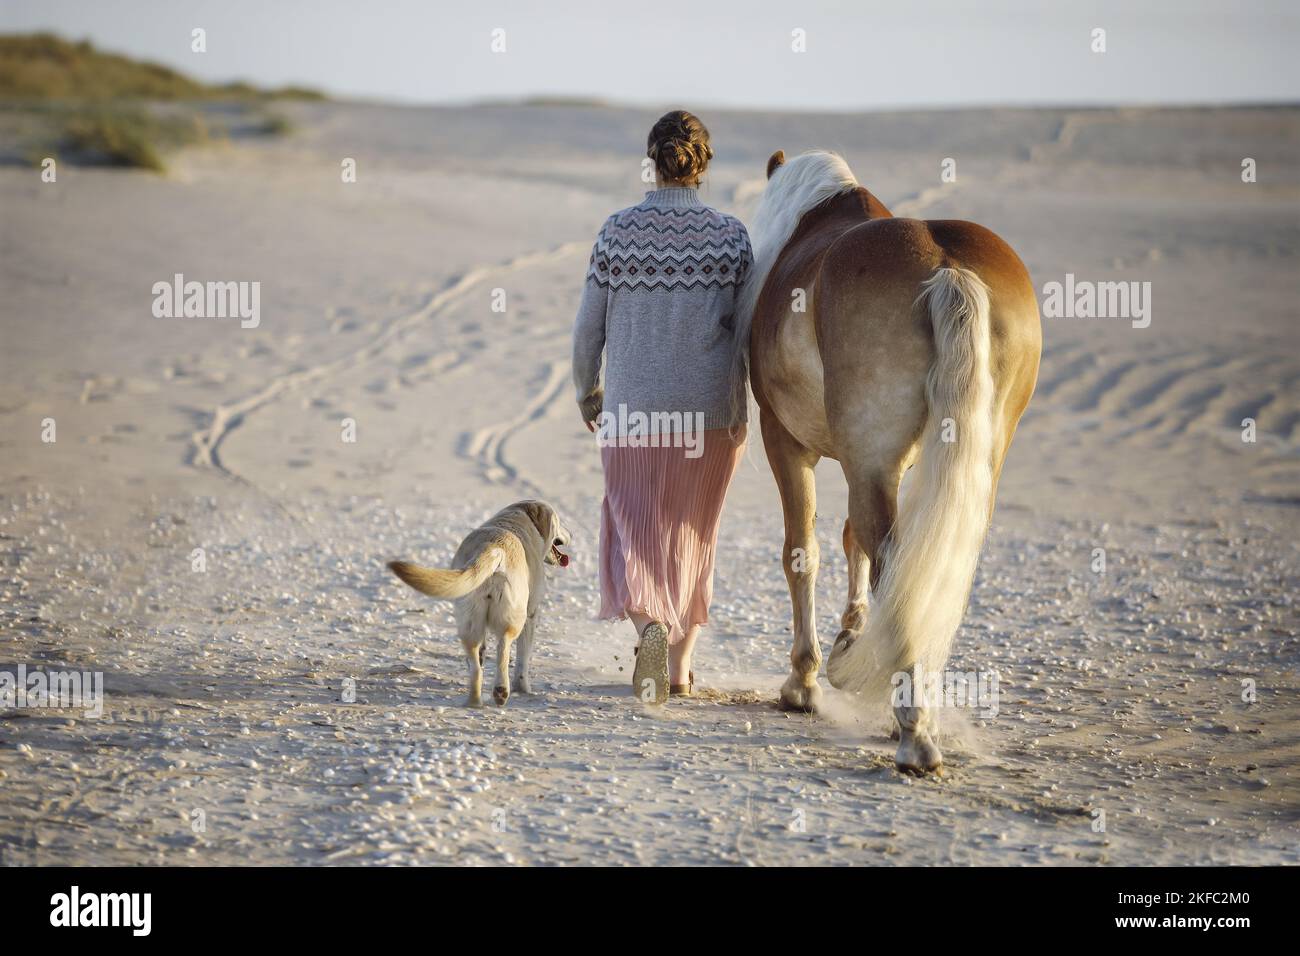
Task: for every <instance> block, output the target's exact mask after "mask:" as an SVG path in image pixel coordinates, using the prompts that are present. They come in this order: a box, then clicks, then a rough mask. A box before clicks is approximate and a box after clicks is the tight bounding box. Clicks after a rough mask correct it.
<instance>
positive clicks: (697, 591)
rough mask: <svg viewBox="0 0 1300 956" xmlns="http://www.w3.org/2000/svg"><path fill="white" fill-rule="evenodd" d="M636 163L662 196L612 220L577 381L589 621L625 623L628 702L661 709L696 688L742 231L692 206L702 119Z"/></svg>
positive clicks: (735, 422) (591, 280)
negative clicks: (593, 584)
mask: <svg viewBox="0 0 1300 956" xmlns="http://www.w3.org/2000/svg"><path fill="white" fill-rule="evenodd" d="M646 155H647V156H649V157H650V159H651V160H652V161H653V162H654V166H655V185H656V186H657V187H658V188H656V189H655V190H654V191H653V192H649V193H646V197H645V199H644V200H643V201H641V202H640V203H638V204H637V205H635V206H631V207H629V208H627V209H624V210H622V211H620V212H616V213H614V215H612V216H610V217H609V219H607V220H606V221H605V224H604V226H602V227H601V230H600V234H599V235H598V236H597V238H596V245H595V248H594V249H593V250H592V253H591V261H590V262H589V263H588V267H587V280H586V285H585V287H584V289H583V294H582V305H581V306H580V308H579V310H578V319H577V323H576V325H575V328H574V336H573V379H574V384H575V385H576V387H577V391H578V406H579V408H580V409H581V411H582V418H583V421H585V422H586V423H587V428H588V429H589V430H591V431H598V433H599V438H600V446H601V451H600V455H601V463H602V464H603V466H604V469H605V500H604V504H603V506H602V509H601V528H600V591H601V610H600V617H601V618H602V619H606V620H621V619H623V618H624V617H627V618H631V620H632V623H633V624H634V625H635V627H636V631H637V636H638V645H637V650H636V667H635V669H634V673H633V678H632V686H633V690H634V692H635V693H636V694H638V695H639V696H640V697H641V699H642V700H644V701H647V702H649V701H654V702H656V703H663V702H664V701H665V700H666V699H667V697H668V696H669V695H670V694H690V693H692V691H693V689H694V683H695V676H694V674H693V673H692V672H691V654H692V652H693V650H694V648H695V640H696V638H697V637H698V636H699V631H700V628H701V626H703V625H704V624H705V623H707V622H708V619H709V602H710V600H711V599H712V596H713V556H714V548H715V546H716V544H717V539H718V522H719V519H720V517H721V514H722V504H723V500H724V499H725V497H726V494H727V487H728V486H729V485H730V484H731V479H732V476H733V475H734V473H735V470H736V465H737V464H738V462H739V461H740V456H741V453H742V451H743V449H744V441H745V402H744V382H743V381H737V380H736V379H735V378H734V377H733V375H732V329H733V327H734V312H735V308H736V302H737V300H738V299H739V293H740V289H741V285H742V283H743V282H744V280H745V276H746V274H747V273H748V271H749V268H750V266H751V264H752V252H751V250H750V245H749V236H748V234H747V233H746V232H745V227H744V226H743V225H742V224H741V223H740V221H739V220H738V219H735V218H734V217H732V216H728V215H725V214H724V213H720V212H718V211H717V210H715V209H711V208H710V207H708V206H706V205H704V204H703V203H702V202H701V201H700V198H699V195H698V193H697V187H698V186H699V184H700V180H701V178H702V177H703V176H704V172H705V170H706V169H707V168H708V165H709V160H710V159H712V158H713V149H712V148H711V147H710V146H709V131H708V130H707V129H705V128H704V124H703V123H701V122H700V121H699V119H697V118H696V117H695V116H692V115H691V114H690V113H687V112H685V111H683V110H675V111H673V112H671V113H666V114H665V115H664V116H663V117H662V118H661V119H660V120H659V122H657V123H655V125H654V128H653V129H651V130H650V136H649V138H648V140H647V143H646ZM602 355H603V358H604V362H603V366H604V375H603V379H604V381H603V384H602V374H601V372H602Z"/></svg>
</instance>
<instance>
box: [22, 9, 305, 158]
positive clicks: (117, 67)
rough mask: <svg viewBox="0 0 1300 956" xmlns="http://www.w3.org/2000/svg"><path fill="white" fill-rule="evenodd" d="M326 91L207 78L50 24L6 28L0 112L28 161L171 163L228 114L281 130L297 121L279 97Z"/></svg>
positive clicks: (273, 132) (214, 132)
mask: <svg viewBox="0 0 1300 956" xmlns="http://www.w3.org/2000/svg"><path fill="white" fill-rule="evenodd" d="M321 99H324V96H323V95H322V94H321V93H318V92H316V91H314V90H309V89H306V88H303V87H282V88H279V89H273V90H267V89H261V88H258V87H255V86H252V85H251V84H248V83H243V82H232V83H222V84H208V83H202V82H199V81H198V80H195V79H193V78H191V77H188V76H186V75H185V74H183V73H181V72H179V71H177V70H174V69H171V68H170V67H167V66H162V65H160V64H157V63H149V62H146V61H141V60H136V59H132V58H131V57H127V56H121V55H118V54H114V53H108V52H105V51H103V50H99V49H96V48H95V47H94V46H93V45H92V44H91V43H90V42H89V41H84V40H83V41H79V42H74V41H70V40H65V39H63V38H61V37H58V36H55V35H53V34H49V33H38V34H26V35H14V34H8V35H0V113H3V114H6V115H7V117H8V119H7V121H6V126H7V127H8V128H9V129H10V130H12V131H13V132H14V134H15V135H14V136H13V137H12V139H13V140H14V141H15V142H16V143H17V152H16V154H15V155H14V156H12V157H7V158H10V159H17V160H20V161H25V162H31V163H36V164H38V163H40V162H41V160H42V159H43V158H44V157H46V156H54V157H59V158H62V159H66V160H68V161H71V162H74V163H86V164H107V165H115V166H129V167H135V168H140V169H147V170H152V171H155V172H164V171H165V170H166V159H165V157H166V155H167V153H169V152H172V151H174V150H176V149H178V148H180V147H182V146H190V145H201V144H204V143H207V142H211V141H213V140H222V139H225V138H227V137H228V136H229V135H230V131H231V130H230V127H231V117H234V118H235V120H236V123H237V125H240V126H242V127H244V128H246V129H247V130H248V131H249V132H250V133H253V134H255V135H265V136H283V135H287V134H288V133H290V132H292V130H293V123H292V121H291V120H290V119H289V118H288V117H286V116H284V115H283V114H281V113H278V112H275V111H274V110H273V109H271V108H270V107H271V106H272V105H273V104H274V103H276V102H278V101H290V100H298V101H303V100H321ZM230 107H233V108H234V109H233V110H231V109H230ZM218 108H220V109H218Z"/></svg>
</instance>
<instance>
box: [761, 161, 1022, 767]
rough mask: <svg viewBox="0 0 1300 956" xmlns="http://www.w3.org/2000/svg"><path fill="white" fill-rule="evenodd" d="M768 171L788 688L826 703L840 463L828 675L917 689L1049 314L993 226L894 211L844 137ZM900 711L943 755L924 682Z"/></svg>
mask: <svg viewBox="0 0 1300 956" xmlns="http://www.w3.org/2000/svg"><path fill="white" fill-rule="evenodd" d="M767 176H768V183H767V187H766V189H765V191H764V193H763V196H762V199H761V201H760V203H759V206H758V210H757V213H756V216H755V221H754V224H753V228H752V229H751V237H752V240H753V244H754V249H755V262H754V273H753V275H752V277H751V279H750V280H749V282H748V283H747V286H746V290H745V292H744V293H743V296H742V301H741V302H740V304H739V307H738V310H737V315H738V325H737V335H736V342H737V352H736V370H737V378H738V380H739V379H740V378H741V377H742V376H743V375H744V374H745V372H746V366H747V371H748V377H749V382H750V385H751V386H752V388H753V392H754V397H755V399H756V400H757V402H758V406H759V409H760V414H761V427H762V433H763V443H764V445H765V447H766V450H767V457H768V461H769V462H770V464H771V466H772V472H773V474H774V475H775V476H776V483H777V486H778V488H779V489H780V493H781V503H782V507H783V509H784V512H785V551H784V556H783V563H784V565H785V574H786V580H787V582H788V583H789V586H790V598H791V601H792V603H793V605H794V648H793V650H792V651H791V654H790V660H791V664H792V670H791V673H790V677H789V679H787V680H786V682H785V684H784V685H783V686H782V688H781V703H782V706H783V707H786V708H793V709H800V710H808V711H814V710H816V709H817V706H818V704H819V702H820V699H821V688H819V687H818V685H817V672H818V670H819V668H820V666H821V648H820V646H819V644H818V642H817V635H816V631H815V615H814V610H813V592H814V587H815V583H816V578H817V564H818V549H817V539H816V534H815V531H814V519H815V512H816V489H815V486H814V483H813V468H814V466H815V465H816V464H817V462H818V461H819V460H820V459H822V458H832V459H834V460H836V461H838V462H839V463H840V467H841V469H842V470H843V472H844V477H845V479H846V480H847V481H848V486H849V517H848V521H847V522H846V523H845V525H844V551H845V555H846V556H847V558H848V563H849V596H848V604H847V606H846V607H845V609H844V615H843V618H842V628H843V629H842V630H841V631H840V633H839V636H838V637H837V638H836V640H835V645H834V648H833V649H832V651H831V656H830V660H829V662H828V663H827V668H826V671H827V677H828V679H829V680H830V682H831V684H832V685H834V686H835V687H839V688H842V689H846V690H851V691H858V692H861V693H863V694H864V695H868V696H869V697H872V698H876V699H883V698H884V697H885V695H886V694H887V693H888V692H889V690H890V688H891V686H893V685H894V684H897V683H903V682H904V678H902V677H901V676H900V675H904V674H905V675H908V677H907V679H906V682H908V683H909V684H910V685H911V686H913V687H914V688H915V682H913V678H916V679H917V680H918V681H919V680H922V679H923V678H922V673H925V674H938V673H940V672H941V671H942V669H943V667H944V665H945V663H946V661H947V658H948V652H949V649H950V647H951V645H952V639H953V635H954V634H955V633H956V631H957V628H958V626H959V625H960V623H961V619H962V616H963V614H964V613H965V609H966V601H967V598H968V597H969V594H970V588H971V581H972V579H973V577H974V574H975V566H976V563H977V560H978V557H979V550H980V547H981V544H982V543H983V539H984V533H985V531H986V529H987V528H988V524H989V520H990V517H991V514H992V509H993V499H994V495H995V493H996V490H997V483H998V477H999V475H1000V474H1001V471H1002V463H1003V460H1004V459H1005V457H1006V453H1007V449H1008V447H1009V446H1010V444H1011V438H1012V436H1013V435H1014V433H1015V430H1016V423H1017V422H1018V421H1019V420H1020V416H1021V414H1022V413H1023V412H1024V410H1025V406H1026V405H1027V404H1028V403H1029V398H1030V395H1032V394H1033V391H1034V384H1035V382H1036V380H1037V377H1038V361H1039V356H1040V353H1041V350H1042V330H1041V327H1040V324H1039V318H1038V303H1037V301H1036V299H1035V297H1034V289H1033V286H1032V284H1031V283H1030V280H1029V274H1028V272H1027V271H1026V269H1025V266H1024V264H1023V263H1022V262H1021V261H1020V259H1019V257H1017V256H1016V254H1015V252H1013V251H1012V250H1011V247H1010V246H1008V245H1007V244H1006V243H1005V242H1003V241H1002V240H1001V239H999V238H998V237H997V236H996V235H994V234H993V233H992V232H990V231H989V230H988V229H985V228H984V227H982V226H978V225H975V224H974V223H970V222H960V221H955V220H925V221H923V220H918V219H895V218H893V217H892V216H891V215H890V213H889V210H888V209H886V208H885V207H884V206H883V205H882V204H881V203H880V201H879V200H878V199H876V197H875V196H873V195H872V194H871V193H870V192H868V191H867V190H866V189H865V188H863V187H862V186H860V185H858V182H857V180H856V179H855V178H854V176H853V173H852V172H851V171H850V170H849V168H848V166H847V165H846V164H845V163H844V161H843V160H842V159H841V158H840V157H839V156H837V155H835V154H833V153H828V152H820V151H816V152H810V153H804V154H803V155H801V156H797V157H795V158H794V159H792V160H790V161H789V162H786V161H785V154H784V153H782V152H779V151H778V152H777V153H775V154H773V156H772V158H771V159H770V160H769V161H768V168H767ZM738 395H739V396H741V400H743V395H744V392H743V389H739V390H738ZM913 465H915V466H916V473H915V474H914V475H913V477H912V478H911V479H910V481H909V487H908V489H907V494H906V495H904V497H903V500H902V501H901V503H900V501H899V483H900V482H901V480H902V478H903V474H904V472H906V471H907V470H908V469H909V468H911V467H912V466H913ZM868 585H869V586H870V593H871V608H870V611H868V607H867V594H868ZM916 689H919V688H916ZM893 713H894V717H895V719H896V720H897V723H898V730H899V745H898V752H897V754H896V756H895V761H896V763H897V765H898V767H899V768H900V769H902V770H907V771H911V772H918V773H919V772H926V771H931V770H938V769H939V767H940V765H941V763H942V755H941V754H940V752H939V748H938V747H937V746H935V743H934V739H933V732H934V729H935V723H934V717H935V714H934V712H933V710H932V709H929V708H927V707H926V706H925V701H924V700H923V699H919V698H918V697H917V696H913V697H912V698H910V699H908V698H903V699H901V700H900V699H898V698H895V700H894V707H893Z"/></svg>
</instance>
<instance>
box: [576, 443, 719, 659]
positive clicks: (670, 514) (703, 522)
mask: <svg viewBox="0 0 1300 956" xmlns="http://www.w3.org/2000/svg"><path fill="white" fill-rule="evenodd" d="M700 448H701V451H702V453H701V454H700V455H699V457H697V458H690V457H687V455H686V452H685V451H684V450H683V449H682V448H673V447H659V448H653V447H622V446H618V445H613V444H610V445H606V446H604V447H602V448H601V450H600V457H601V462H602V464H603V465H604V468H605V501H604V504H603V505H602V507H601V514H600V598H601V607H600V617H601V618H602V619H604V620H621V619H623V618H625V617H627V615H628V614H629V613H630V612H636V613H639V614H644V615H646V616H647V617H651V618H654V619H655V620H658V621H662V622H663V623H664V624H666V625H667V626H668V634H669V636H668V639H669V642H670V643H674V644H675V643H677V642H678V641H680V640H681V639H682V638H683V637H685V636H686V631H687V630H688V629H689V628H691V627H694V626H695V625H697V624H707V623H708V620H709V604H710V602H711V601H712V600H713V558H714V551H715V549H716V547H717V542H718V526H719V524H720V522H721V519H722V505H723V502H724V501H725V500H726V497H727V489H728V488H729V487H730V486H731V479H732V477H733V476H734V475H735V473H736V467H737V465H739V463H740V458H741V455H742V454H743V452H744V449H745V432H744V430H743V428H742V430H741V431H740V433H739V435H738V436H736V437H734V438H733V437H732V435H731V434H730V433H729V431H728V430H727V429H725V428H719V429H709V430H708V431H705V432H704V433H703V440H702V442H701V444H700Z"/></svg>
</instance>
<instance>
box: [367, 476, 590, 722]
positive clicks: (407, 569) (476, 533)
mask: <svg viewBox="0 0 1300 956" xmlns="http://www.w3.org/2000/svg"><path fill="white" fill-rule="evenodd" d="M569 541H570V535H569V532H568V530H567V529H566V528H565V527H564V525H563V524H562V523H561V522H560V516H559V515H558V514H557V513H556V511H555V509H554V508H552V507H551V506H550V505H548V504H546V502H544V501H517V502H515V503H514V504H512V505H509V506H508V507H506V508H503V509H501V510H500V511H498V512H497V513H496V514H495V515H493V516H492V517H491V518H490V519H488V520H487V521H486V522H484V523H483V524H482V525H480V526H479V527H477V528H475V529H474V530H473V531H471V532H470V533H469V535H468V536H467V537H466V538H465V540H464V541H462V542H461V544H460V547H459V548H457V549H456V555H455V557H454V558H452V561H451V564H452V566H451V568H450V569H443V568H422V567H420V566H419V565H416V564H410V563H409V562H406V561H391V562H389V565H388V567H389V568H390V569H391V570H392V572H393V573H394V574H396V575H397V576H398V577H399V578H401V579H402V580H403V581H405V582H406V583H407V584H409V585H410V586H411V587H413V588H415V589H416V590H417V591H419V592H421V593H422V594H428V595H429V596H430V597H436V598H444V599H447V600H453V601H455V602H456V611H455V613H456V626H457V628H458V629H459V632H460V642H461V644H462V645H463V646H464V648H465V654H466V655H467V656H468V658H469V699H468V700H467V701H466V704H467V705H468V706H470V707H481V706H483V704H482V694H483V657H484V650H485V648H486V645H487V638H488V634H489V633H491V634H495V635H496V636H497V685H496V688H495V689H494V690H493V691H492V699H493V700H495V701H496V703H497V706H504V705H505V703H506V701H508V700H509V699H510V689H509V688H508V687H507V679H506V678H507V671H508V668H509V664H510V646H511V644H513V643H514V642H515V641H516V640H518V642H519V648H518V652H517V653H516V654H515V679H514V689H515V690H516V691H517V692H518V693H521V694H531V693H532V687H531V685H530V683H529V679H528V661H529V658H530V657H532V653H533V632H534V631H535V630H536V627H537V615H538V611H539V609H540V608H541V604H542V595H543V594H544V592H545V590H546V574H545V566H546V565H548V564H553V565H558V566H559V567H562V568H563V567H568V564H569V556H568V555H567V554H565V553H564V552H563V551H561V550H560V549H561V548H563V547H565V546H566V545H568V544H569Z"/></svg>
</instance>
